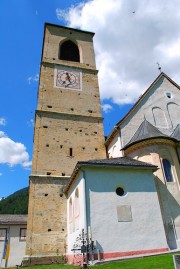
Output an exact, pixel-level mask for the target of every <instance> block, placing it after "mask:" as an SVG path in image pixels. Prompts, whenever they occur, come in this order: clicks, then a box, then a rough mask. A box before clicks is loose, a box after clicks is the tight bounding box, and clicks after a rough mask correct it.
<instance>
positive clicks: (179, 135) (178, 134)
mask: <svg viewBox="0 0 180 269" xmlns="http://www.w3.org/2000/svg"><path fill="white" fill-rule="evenodd" d="M171 137H172V138H175V139H176V140H177V141H180V125H179V124H178V125H177V126H176V128H175V129H174V132H173V133H172V134H171Z"/></svg>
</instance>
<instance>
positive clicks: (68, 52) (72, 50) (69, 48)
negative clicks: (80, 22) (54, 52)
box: [59, 40, 80, 62]
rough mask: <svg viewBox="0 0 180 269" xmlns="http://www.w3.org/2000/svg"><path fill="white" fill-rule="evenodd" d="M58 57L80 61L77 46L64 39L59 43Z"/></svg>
mask: <svg viewBox="0 0 180 269" xmlns="http://www.w3.org/2000/svg"><path fill="white" fill-rule="evenodd" d="M59 49H60V53H59V59H60V60H66V61H72V62H80V57H79V49H78V46H77V45H76V44H75V43H73V42H72V41H70V40H67V41H65V42H64V43H62V45H60V48H59Z"/></svg>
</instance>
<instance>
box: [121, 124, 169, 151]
mask: <svg viewBox="0 0 180 269" xmlns="http://www.w3.org/2000/svg"><path fill="white" fill-rule="evenodd" d="M162 137H163V138H168V139H169V138H170V137H169V136H167V135H165V134H163V133H162V132H160V131H159V130H158V129H157V128H156V127H155V126H153V125H152V124H151V123H150V122H149V121H147V120H146V119H144V121H143V122H142V123H141V125H140V126H139V128H138V129H137V131H136V132H135V134H134V135H133V137H132V138H131V140H130V141H129V142H128V143H127V144H126V145H125V146H124V147H123V148H122V149H123V150H124V149H126V148H128V147H129V146H131V145H134V144H136V143H137V142H140V141H143V140H147V139H151V138H162Z"/></svg>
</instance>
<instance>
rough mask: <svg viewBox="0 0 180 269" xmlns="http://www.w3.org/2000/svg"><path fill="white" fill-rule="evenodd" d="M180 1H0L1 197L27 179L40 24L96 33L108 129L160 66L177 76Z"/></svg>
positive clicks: (167, 72) (105, 119)
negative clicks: (57, 25) (46, 23)
mask: <svg viewBox="0 0 180 269" xmlns="http://www.w3.org/2000/svg"><path fill="white" fill-rule="evenodd" d="M179 10H180V3H179V0H172V1H171V2H170V1H167V0H164V1H163V3H162V1H157V0H156V1H155V0H151V1H148V0H141V1H140V0H131V1H127V0H108V1H107V0H91V1H84V2H82V1H80V0H79V1H70V0H51V1H50V0H1V1H0V12H1V15H0V32H1V42H0V52H1V80H0V91H1V98H0V197H6V196H8V195H10V194H11V193H13V192H15V191H17V190H19V189H21V188H23V187H26V186H28V180H29V178H28V177H29V174H30V172H31V160H32V150H33V120H34V113H35V109H36V106H37V90H38V75H39V67H40V59H41V50H42V40H43V29H44V23H45V22H49V23H53V24H59V25H64V26H70V27H75V28H80V29H83V30H89V31H92V32H95V34H96V35H95V37H94V47H95V52H96V62H97V68H98V69H99V85H100V94H101V102H102V110H103V116H104V128H105V135H108V134H109V132H110V130H111V129H112V128H113V126H114V125H115V123H116V122H117V121H119V120H120V119H121V118H122V117H123V116H124V115H125V113H127V111H128V110H129V109H130V108H131V106H132V104H133V103H134V102H135V101H136V100H137V99H138V98H139V96H140V95H141V94H142V93H143V92H144V91H145V90H146V89H147V87H148V86H149V85H150V84H151V83H152V82H153V80H154V79H155V78H156V77H157V76H158V75H159V70H158V65H157V62H159V63H160V65H161V67H162V71H164V72H165V73H166V74H167V75H169V76H170V77H171V78H172V79H174V80H175V82H177V83H179V82H180V79H179V77H180V76H179V75H180V71H179V70H180V30H179V25H180V13H179Z"/></svg>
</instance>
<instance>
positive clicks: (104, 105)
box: [101, 104, 113, 113]
mask: <svg viewBox="0 0 180 269" xmlns="http://www.w3.org/2000/svg"><path fill="white" fill-rule="evenodd" d="M101 107H102V110H103V111H104V112H105V113H109V112H110V111H111V110H112V109H113V107H112V106H111V105H110V104H103V105H101Z"/></svg>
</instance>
